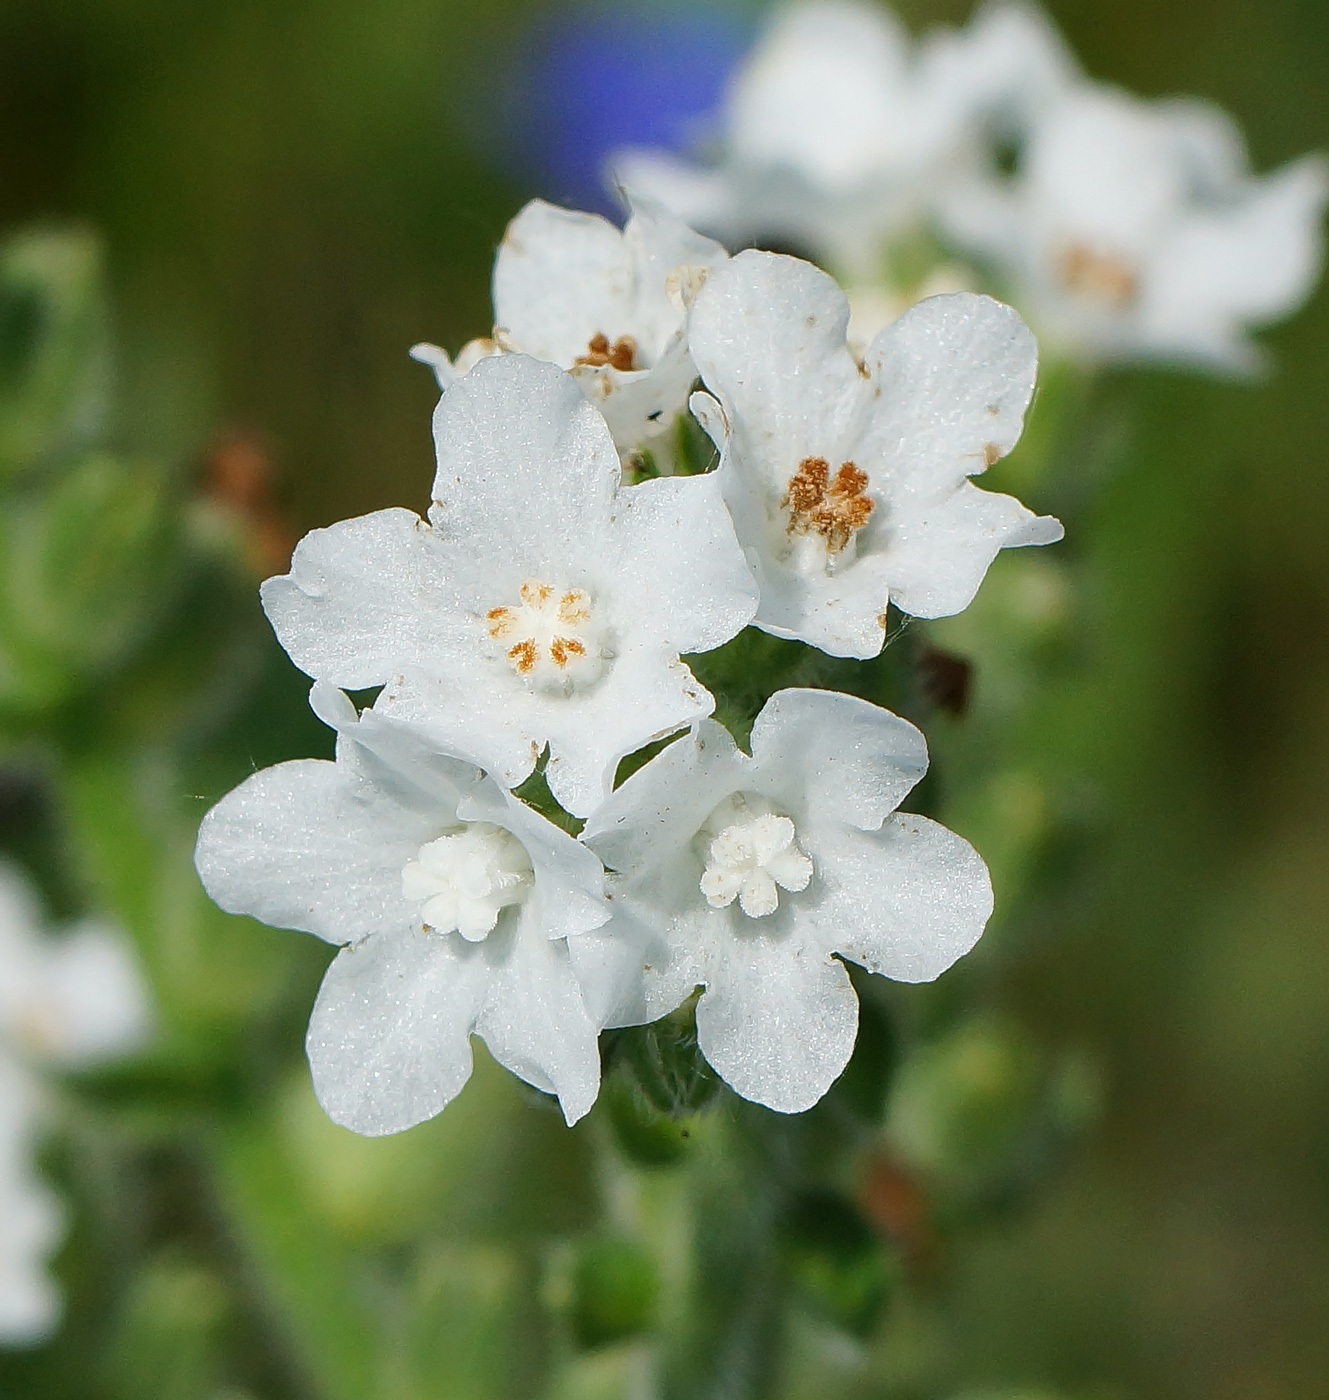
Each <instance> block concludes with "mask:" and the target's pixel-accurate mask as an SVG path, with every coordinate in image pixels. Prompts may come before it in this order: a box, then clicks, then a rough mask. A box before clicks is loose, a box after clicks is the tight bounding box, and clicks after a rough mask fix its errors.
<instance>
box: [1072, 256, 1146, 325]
mask: <svg viewBox="0 0 1329 1400" xmlns="http://www.w3.org/2000/svg"><path fill="white" fill-rule="evenodd" d="M1058 270H1059V272H1060V275H1061V284H1062V286H1063V287H1065V288H1066V290H1067V291H1068V292H1070V293H1071V295H1072V296H1077V297H1083V298H1084V299H1085V300H1086V301H1096V302H1098V303H1099V304H1100V305H1104V306H1109V307H1111V308H1112V309H1113V310H1120V309H1121V308H1122V307H1125V306H1129V305H1130V303H1131V302H1133V301H1134V300H1135V298H1136V295H1137V294H1138V293H1139V290H1140V279H1139V277H1138V276H1137V275H1136V271H1135V268H1134V267H1133V266H1132V265H1131V264H1130V263H1129V262H1127V260H1126V259H1125V258H1119V257H1116V256H1115V255H1113V254H1112V253H1100V252H1098V251H1097V249H1094V248H1090V247H1088V246H1087V245H1086V244H1084V243H1075V244H1072V245H1071V247H1069V248H1067V249H1066V251H1065V252H1064V253H1063V254H1062V255H1061V261H1060V264H1059V268H1058Z"/></svg>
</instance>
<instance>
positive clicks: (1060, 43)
mask: <svg viewBox="0 0 1329 1400" xmlns="http://www.w3.org/2000/svg"><path fill="white" fill-rule="evenodd" d="M919 66H920V69H921V70H922V72H923V74H924V75H925V76H924V77H923V78H922V80H921V82H922V87H923V89H924V91H925V92H926V93H927V94H928V96H929V98H930V100H931V101H933V102H935V103H939V104H941V105H942V107H943V108H944V109H945V110H946V111H947V112H948V113H949V123H948V130H949V131H950V132H951V133H952V134H953V137H954V142H953V145H952V149H951V150H950V151H949V152H948V155H949V157H950V158H951V159H952V160H954V159H956V157H957V156H958V155H962V154H967V151H966V149H965V148H966V147H967V146H968V145H969V144H970V143H971V142H973V141H974V140H975V139H977V138H979V137H982V136H986V137H988V138H989V140H990V139H991V138H993V137H995V138H997V139H998V140H1002V139H1005V138H1007V137H1010V136H1013V135H1017V134H1018V133H1019V132H1021V131H1023V130H1024V129H1025V128H1026V125H1027V123H1028V122H1030V121H1032V120H1034V119H1035V118H1037V116H1038V115H1039V114H1040V113H1041V112H1043V111H1044V110H1045V109H1046V108H1047V106H1048V104H1049V103H1051V102H1053V101H1055V100H1056V99H1058V98H1059V97H1060V96H1061V95H1062V94H1063V93H1065V92H1067V91H1068V90H1069V89H1071V88H1072V87H1074V86H1076V85H1077V84H1079V83H1082V82H1083V81H1084V79H1083V77H1082V75H1081V73H1080V70H1079V65H1078V64H1077V63H1076V60H1075V56H1074V54H1073V53H1072V52H1071V51H1070V49H1069V48H1068V47H1067V45H1066V42H1065V40H1064V39H1063V38H1062V36H1061V35H1060V34H1059V33H1058V32H1057V30H1056V28H1055V26H1054V25H1053V24H1052V21H1051V20H1050V19H1049V18H1048V17H1047V15H1046V14H1045V13H1044V12H1043V11H1042V10H1041V9H1040V8H1039V7H1038V6H1037V5H1034V4H1026V3H1022V0H992V3H989V4H985V5H982V6H980V7H979V8H978V9H977V10H976V11H975V13H974V15H973V18H972V19H971V20H970V21H969V23H968V24H967V25H965V26H964V27H963V28H962V29H945V28H943V29H938V30H935V31H933V33H931V34H929V35H928V36H927V38H926V39H925V40H924V43H923V47H922V52H921V54H920V58H919ZM946 174H947V171H946V170H945V169H943V168H934V169H933V171H932V172H931V175H932V178H933V179H941V178H944V177H945V175H946Z"/></svg>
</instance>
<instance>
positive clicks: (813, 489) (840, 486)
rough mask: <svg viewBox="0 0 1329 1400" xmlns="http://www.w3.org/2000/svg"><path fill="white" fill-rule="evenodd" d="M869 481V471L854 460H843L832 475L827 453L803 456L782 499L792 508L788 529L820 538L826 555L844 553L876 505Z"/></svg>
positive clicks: (782, 501)
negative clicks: (870, 493) (854, 462)
mask: <svg viewBox="0 0 1329 1400" xmlns="http://www.w3.org/2000/svg"><path fill="white" fill-rule="evenodd" d="M867 484H868V474H867V472H865V471H863V470H861V469H860V468H859V467H856V466H855V465H854V464H853V463H852V462H842V463H841V464H840V468H839V470H838V471H837V472H836V473H835V475H834V476H832V475H831V468H830V464H829V463H828V462H827V461H826V459H825V457H804V458H803V460H802V461H801V462H800V463H799V464H798V470H797V471H796V472H795V473H794V474H793V476H791V477H790V478H789V487H788V489H787V490H786V491H785V493H784V497H783V499H782V500H781V501H780V504H781V506H782V507H783V508H784V509H785V510H787V511H788V512H789V533H790V534H791V535H801V536H803V537H805V538H807V539H809V540H814V541H817V542H819V543H820V544H821V545H822V546H824V548H825V553H826V555H833V554H839V553H841V552H842V551H843V550H844V549H846V548H847V547H848V545H849V542H850V540H852V539H853V537H854V536H855V535H856V534H857V533H858V531H860V530H861V529H862V528H863V526H864V525H866V524H867V523H868V520H869V519H870V518H871V516H872V512H873V511H874V510H875V509H876V504H877V503H876V502H875V501H874V500H873V499H872V497H871V496H869V495H866V494H865V493H866V491H867Z"/></svg>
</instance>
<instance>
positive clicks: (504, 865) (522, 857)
mask: <svg viewBox="0 0 1329 1400" xmlns="http://www.w3.org/2000/svg"><path fill="white" fill-rule="evenodd" d="M533 882H534V874H533V872H532V870H531V860H530V857H529V856H528V855H527V854H526V848H525V847H524V846H523V845H522V844H521V842H520V841H518V840H517V838H516V837H515V836H513V835H512V834H511V832H508V831H504V830H503V828H502V827H500V826H491V825H490V824H489V823H488V822H471V823H470V824H469V825H467V826H466V827H465V828H463V829H462V830H461V831H457V832H453V833H451V834H449V835H447V836H440V837H439V838H438V839H437V840H435V841H429V842H426V844H425V845H423V846H421V847H420V851H419V854H418V855H417V856H416V858H415V859H414V860H412V861H408V862H407V863H406V866H405V868H404V869H403V870H402V872H401V888H402V893H403V894H404V895H405V896H406V898H407V899H411V900H418V901H420V904H421V910H420V918H421V920H422V922H424V923H425V924H427V925H428V926H429V927H430V928H432V929H434V930H435V931H436V932H437V933H454V932H455V933H459V934H461V936H462V937H463V938H465V939H467V940H468V941H469V942H471V943H479V942H481V941H482V940H483V939H484V938H485V937H487V936H488V935H489V934H491V933H492V932H493V931H494V926H495V924H497V923H498V916H499V914H500V912H501V911H502V910H504V909H506V908H507V907H508V906H509V905H511V904H520V903H521V902H522V901H523V900H524V899H525V898H526V896H527V895H528V894H529V893H530V890H531V886H532V884H533Z"/></svg>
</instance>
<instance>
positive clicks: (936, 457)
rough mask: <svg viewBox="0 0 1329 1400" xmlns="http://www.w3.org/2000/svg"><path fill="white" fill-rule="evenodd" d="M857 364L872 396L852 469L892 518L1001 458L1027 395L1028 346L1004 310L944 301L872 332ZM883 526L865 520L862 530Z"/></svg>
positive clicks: (975, 299) (1030, 340) (1020, 326)
mask: <svg viewBox="0 0 1329 1400" xmlns="http://www.w3.org/2000/svg"><path fill="white" fill-rule="evenodd" d="M867 364H868V368H869V370H870V371H871V374H872V383H873V389H874V391H876V393H875V397H874V400H873V403H872V406H871V410H870V417H869V421H868V423H867V425H866V427H865V431H864V433H863V436H862V439H861V449H860V450H861V451H862V453H863V456H864V459H865V460H864V461H863V462H862V464H861V465H862V466H863V468H864V470H866V471H868V472H869V474H870V476H871V478H872V485H873V489H874V492H876V493H879V494H884V495H885V496H886V497H887V498H888V500H889V504H890V506H891V508H892V510H895V509H898V508H899V507H900V506H902V505H908V504H911V503H913V502H915V501H935V500H940V499H943V498H944V497H945V496H946V495H948V494H949V493H950V492H952V491H954V490H956V489H957V488H958V487H959V485H960V483H961V482H963V481H964V479H965V477H967V476H973V475H975V474H976V473H979V472H982V471H984V470H985V469H986V467H987V464H988V459H989V458H990V457H994V456H995V457H1004V456H1005V455H1006V454H1007V453H1008V452H1010V450H1011V449H1012V448H1013V447H1014V446H1015V444H1016V442H1018V441H1019V437H1020V431H1021V428H1022V427H1023V424H1024V413H1025V409H1026V408H1027V407H1028V406H1029V400H1030V398H1031V396H1032V395H1033V391H1034V378H1035V375H1036V373H1037V369H1038V346H1037V344H1036V342H1035V341H1034V337H1033V336H1032V335H1031V334H1030V332H1029V328H1028V327H1027V326H1026V325H1025V324H1024V322H1023V321H1022V320H1021V319H1020V317H1019V314H1018V313H1017V312H1015V311H1013V310H1012V309H1011V308H1010V307H1009V306H1004V305H1003V304H1002V303H1001V302H999V301H993V300H992V298H991V297H985V296H977V295H975V294H974V293H972V292H952V293H950V294H948V295H945V296H936V297H929V298H928V299H927V300H926V301H922V302H919V303H918V304H917V305H916V306H913V307H911V308H910V309H909V310H908V311H906V312H905V313H904V315H903V316H901V317H900V319H899V320H898V321H896V322H895V324H894V325H892V326H889V327H887V329H886V330H884V331H882V333H881V334H880V335H879V336H878V337H877V339H876V340H875V341H873V343H872V346H871V348H870V349H869V350H868V354H867ZM887 515H888V517H889V515H890V512H887ZM889 526H890V519H889V518H887V519H886V520H885V521H884V522H883V524H882V525H880V526H878V525H877V522H876V521H875V520H874V521H873V522H872V523H871V524H870V525H869V526H868V530H869V531H871V530H873V529H880V528H887V529H888V528H889Z"/></svg>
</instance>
